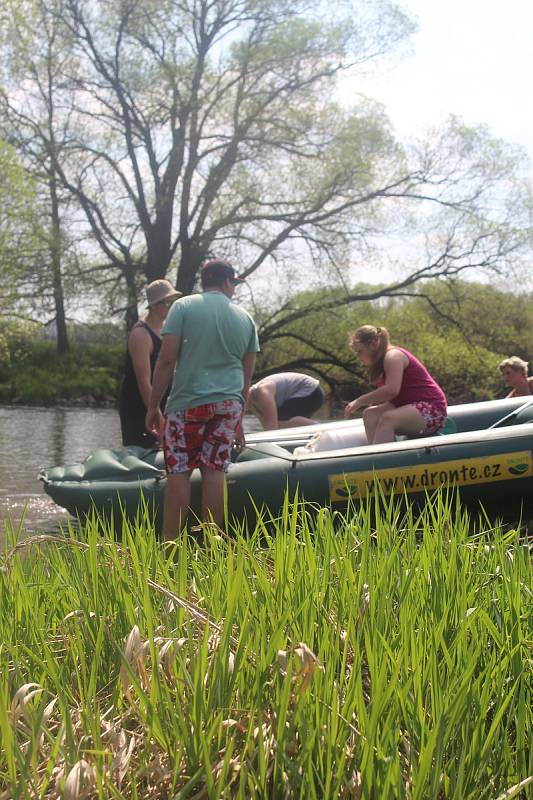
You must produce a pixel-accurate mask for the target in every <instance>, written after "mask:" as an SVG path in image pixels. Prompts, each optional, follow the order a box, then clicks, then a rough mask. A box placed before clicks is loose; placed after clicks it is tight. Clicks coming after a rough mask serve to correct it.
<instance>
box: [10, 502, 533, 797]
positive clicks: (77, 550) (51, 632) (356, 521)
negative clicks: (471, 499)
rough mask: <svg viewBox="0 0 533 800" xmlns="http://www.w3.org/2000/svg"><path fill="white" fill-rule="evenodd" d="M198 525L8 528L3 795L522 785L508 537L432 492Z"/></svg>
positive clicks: (356, 792) (311, 792)
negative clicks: (162, 534)
mask: <svg viewBox="0 0 533 800" xmlns="http://www.w3.org/2000/svg"><path fill="white" fill-rule="evenodd" d="M116 522H118V521H116ZM102 528H103V529H102ZM201 533H202V536H203V541H204V545H203V546H199V545H198V543H197V540H196V538H195V537H193V536H188V535H187V534H184V535H182V536H181V537H179V539H178V541H177V542H175V543H174V544H173V545H172V546H170V543H167V546H166V547H163V546H162V545H161V543H160V542H158V541H157V539H156V537H155V535H154V530H153V526H152V521H151V519H150V515H149V514H139V516H138V518H137V520H136V522H135V523H125V525H124V530H123V543H122V546H120V545H118V544H117V542H116V539H115V533H114V528H113V526H112V525H104V526H102V525H101V524H99V521H98V520H97V519H96V518H95V517H94V518H93V519H89V520H88V521H87V522H86V523H85V524H83V525H82V527H81V528H80V530H77V531H76V532H75V531H74V530H73V529H69V530H68V531H66V532H65V533H63V535H61V536H51V535H47V536H45V537H43V539H41V538H40V537H38V536H37V537H33V538H32V537H29V538H27V537H20V536H16V534H15V533H12V534H10V535H9V536H8V538H9V544H11V545H16V547H14V552H12V553H11V555H10V556H4V557H0V641H1V642H2V655H3V658H2V659H1V660H0V738H1V740H2V747H1V748H0V785H1V786H2V787H3V789H4V795H5V797H8V796H9V797H13V798H15V797H16V798H19V797H20V798H22V797H30V796H31V797H40V798H43V800H44V799H47V798H52V797H58V796H62V797H67V796H68V797H72V798H73V797H79V798H82V797H86V798H89V797H91V798H92V797H97V796H98V797H102V798H104V797H110V798H116V800H120V799H121V798H123V799H124V800H126V798H128V800H129V799H130V798H141V797H142V798H149V797H154V798H155V797H161V798H187V797H188V798H192V797H196V798H200V797H204V798H207V797H209V798H224V800H230V798H243V799H244V798H254V799H255V800H266V798H286V800H296V798H302V797H305V798H309V799H310V800H311V798H328V799H329V798H332V800H333V798H339V799H342V798H345V800H348V798H359V799H360V800H377V798H380V799H381V798H383V800H385V798H387V800H388V799H389V798H390V800H414V798H418V800H436V798H439V799H441V798H442V800H444V798H446V799H449V800H451V799H452V798H456V799H457V800H495V799H496V798H498V800H504V798H508V800H510V798H512V797H524V798H526V796H529V792H530V789H531V786H532V785H533V776H532V775H531V747H532V734H533V709H532V705H531V702H530V698H531V691H532V689H533V683H532V673H531V641H532V639H533V604H532V603H531V591H530V586H531V585H532V581H533V571H532V569H533V563H532V560H531V557H530V552H529V549H528V547H527V546H524V542H523V541H522V540H521V536H520V531H519V530H511V531H505V530H503V528H502V526H500V525H498V524H496V525H494V524H490V525H489V526H488V530H487V525H486V524H485V520H483V519H482V520H480V522H479V523H476V522H475V521H474V520H472V519H470V518H469V517H468V515H467V514H466V513H465V512H463V511H462V510H461V509H460V508H459V507H457V506H455V504H454V503H453V502H451V501H450V500H446V499H445V497H444V496H443V495H437V496H436V497H435V498H434V499H432V500H431V501H429V502H428V503H427V505H426V506H425V507H424V508H423V509H422V510H421V511H420V512H415V511H414V510H413V509H408V510H407V511H406V512H405V513H399V511H398V509H397V508H395V507H394V505H391V506H389V507H388V508H386V509H383V510H382V511H380V512H379V513H377V514H376V515H374V516H373V515H372V514H371V513H370V510H369V508H367V507H362V508H360V509H358V510H357V511H352V512H350V513H348V514H347V515H345V516H344V515H339V514H336V515H333V514H332V513H331V511H330V510H328V509H326V508H324V509H320V510H317V509H314V512H313V513H310V509H309V508H307V507H306V506H305V505H304V504H303V503H295V504H292V503H290V502H289V500H287V504H286V507H285V510H284V512H283V514H282V515H280V517H279V518H277V519H276V520H272V521H268V520H262V521H260V522H259V523H258V525H257V527H256V529H255V530H254V529H244V530H242V531H241V530H236V531H232V535H231V536H227V537H226V536H224V537H221V536H220V535H219V531H218V530H215V529H213V526H204V527H203V529H202V531H201ZM43 541H44V542H45V544H46V546H40V545H41V544H42V543H43ZM28 787H31V794H30V793H29V790H28Z"/></svg>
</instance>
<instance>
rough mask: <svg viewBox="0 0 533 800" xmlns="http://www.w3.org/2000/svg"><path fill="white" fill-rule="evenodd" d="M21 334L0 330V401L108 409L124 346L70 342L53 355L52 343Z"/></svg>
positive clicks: (119, 370) (117, 378)
mask: <svg viewBox="0 0 533 800" xmlns="http://www.w3.org/2000/svg"><path fill="white" fill-rule="evenodd" d="M28 333H29V332H28V331H27V330H20V329H19V330H18V331H15V330H12V329H9V330H6V329H4V331H2V332H0V403H4V404H11V403H13V404H21V405H44V406H47V405H50V406H53V405H61V404H72V405H88V406H91V405H92V406H106V405H114V404H115V403H116V398H117V394H118V388H119V385H120V380H121V376H122V369H123V361H124V344H123V343H122V342H121V341H111V342H110V343H108V344H90V343H75V344H73V345H72V347H71V350H70V352H69V353H68V354H66V355H65V356H61V357H60V356H58V354H57V352H56V348H55V343H54V342H52V341H45V340H42V339H37V338H35V337H34V336H30V335H28Z"/></svg>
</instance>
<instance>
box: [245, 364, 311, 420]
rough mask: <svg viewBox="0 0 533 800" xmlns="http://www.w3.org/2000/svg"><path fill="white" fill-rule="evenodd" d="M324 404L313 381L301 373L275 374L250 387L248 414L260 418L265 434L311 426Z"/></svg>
mask: <svg viewBox="0 0 533 800" xmlns="http://www.w3.org/2000/svg"><path fill="white" fill-rule="evenodd" d="M324 400H325V397H324V392H323V391H322V388H321V386H320V383H319V382H318V380H317V379H316V378H311V377H310V376H309V375H303V374H302V373H301V372H278V373H276V374H274V375H269V376H268V377H266V378H263V379H262V380H260V381H258V382H257V383H254V384H253V386H252V387H251V388H250V395H249V398H248V410H249V411H250V412H251V413H252V414H255V415H256V416H257V417H258V418H259V420H260V422H261V425H262V426H263V428H264V429H265V430H272V429H274V428H289V427H291V426H293V425H313V424H314V422H315V420H314V419H311V415H312V414H314V413H315V412H316V411H318V409H319V408H320V407H321V406H322V404H323V403H324Z"/></svg>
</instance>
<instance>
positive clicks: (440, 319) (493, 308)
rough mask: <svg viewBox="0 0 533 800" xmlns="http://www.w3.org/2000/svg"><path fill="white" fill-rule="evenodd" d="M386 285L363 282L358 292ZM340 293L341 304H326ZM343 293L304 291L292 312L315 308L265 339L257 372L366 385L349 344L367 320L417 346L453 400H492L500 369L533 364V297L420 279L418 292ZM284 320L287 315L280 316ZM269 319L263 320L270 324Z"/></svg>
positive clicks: (351, 389)
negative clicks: (299, 373)
mask: <svg viewBox="0 0 533 800" xmlns="http://www.w3.org/2000/svg"><path fill="white" fill-rule="evenodd" d="M379 291H380V287H378V286H373V287H369V286H368V285H364V284H361V285H358V286H356V287H354V289H353V293H354V294H357V295H358V296H360V297H362V298H363V297H365V296H368V295H369V294H371V293H379ZM336 297H338V298H339V306H338V308H333V309H327V310H321V306H322V305H325V304H328V303H331V301H334V300H335V298H336ZM342 297H343V294H342V291H341V290H338V289H331V290H326V291H320V292H310V291H307V292H302V293H301V294H300V295H298V297H297V298H295V300H294V302H293V303H292V304H291V307H290V309H287V311H286V312H285V313H286V314H287V315H290V314H294V313H295V312H297V311H298V309H300V308H308V307H309V306H312V307H313V308H314V309H316V310H313V311H312V312H311V313H308V314H305V315H303V316H302V317H301V318H300V319H297V320H295V321H293V322H292V323H290V325H288V326H286V327H285V326H280V328H279V329H277V330H275V331H274V332H271V333H270V334H269V335H267V337H266V342H265V345H264V348H263V351H262V353H261V355H260V358H259V359H258V372H259V373H260V374H265V373H267V372H271V371H277V370H283V369H295V370H303V371H304V372H314V373H315V374H316V375H317V376H319V377H321V378H322V379H323V380H324V382H326V383H329V385H330V386H331V387H332V388H334V389H335V390H336V391H337V392H338V393H339V394H340V395H341V396H342V397H344V398H350V399H351V398H353V397H355V396H356V395H357V394H361V393H362V392H365V391H367V390H368V382H367V378H366V371H365V369H364V368H363V367H362V366H361V365H360V364H359V363H358V362H357V360H356V358H355V357H354V354H353V353H352V352H351V350H350V348H349V344H348V343H349V334H350V332H352V331H354V330H355V329H356V328H357V327H358V326H360V325H363V324H366V323H369V324H372V325H376V326H378V325H379V326H383V327H386V328H387V329H388V330H389V333H390V335H391V339H392V341H393V343H394V344H398V345H400V346H403V347H405V348H407V349H408V350H411V351H412V352H413V353H414V354H415V355H416V356H417V357H418V358H420V359H421V360H422V361H423V362H424V363H425V364H426V366H427V367H428V369H429V370H430V372H431V373H432V375H434V377H435V378H436V379H437V381H438V382H439V383H440V384H441V385H442V387H443V388H444V390H445V391H446V394H447V396H448V400H449V402H450V403H462V402H470V401H476V400H484V399H493V398H495V397H498V396H502V395H503V394H504V393H505V389H504V386H503V384H502V381H501V377H500V373H499V371H498V364H499V362H500V361H501V360H502V359H503V358H505V357H506V356H509V355H519V356H520V357H522V358H524V359H525V360H526V361H533V307H532V303H531V297H530V296H529V295H525V294H524V295H521V296H520V295H516V294H515V293H511V292H504V291H502V290H498V289H496V288H494V287H492V286H488V285H485V284H476V283H467V282H463V281H461V282H458V281H455V282H453V283H451V284H443V283H441V282H438V281H432V282H428V283H422V284H420V286H419V287H418V289H417V291H416V293H413V295H412V296H404V297H402V296H399V297H396V298H395V297H391V298H383V297H381V298H379V299H376V300H374V301H368V300H361V301H359V302H354V303H353V304H351V305H342ZM277 319H278V320H280V321H283V315H282V314H280V315H279V316H278V317H277ZM268 325H269V321H265V326H266V328H268Z"/></svg>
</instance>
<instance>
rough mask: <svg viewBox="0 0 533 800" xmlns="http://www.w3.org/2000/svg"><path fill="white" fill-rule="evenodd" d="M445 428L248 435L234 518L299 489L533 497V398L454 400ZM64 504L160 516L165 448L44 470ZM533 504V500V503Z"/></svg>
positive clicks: (231, 486)
mask: <svg viewBox="0 0 533 800" xmlns="http://www.w3.org/2000/svg"><path fill="white" fill-rule="evenodd" d="M448 414H449V416H448V420H447V423H446V427H445V429H444V431H443V432H442V433H441V434H439V435H433V436H427V437H420V438H416V439H407V438H405V437H399V439H398V441H395V442H393V443H390V444H382V445H372V446H369V445H367V444H366V443H365V441H366V440H365V437H364V430H363V426H362V422H361V421H360V420H355V421H354V420H352V421H342V422H329V423H322V424H319V425H313V426H307V427H302V428H292V429H285V430H279V431H265V432H262V433H256V434H253V435H250V436H248V437H247V446H246V448H245V449H244V450H243V451H242V452H241V453H239V454H237V453H236V454H235V455H234V461H233V463H232V464H231V465H230V467H229V470H228V474H227V504H228V513H229V517H230V518H231V519H234V520H243V519H248V521H252V520H253V519H254V518H255V517H256V515H257V513H258V512H259V511H267V513H269V514H272V515H277V514H278V513H279V512H280V510H281V508H282V507H283V503H284V501H285V497H286V493H287V490H288V492H289V497H293V496H294V495H296V493H297V494H298V496H299V497H303V498H305V500H307V501H310V502H311V503H313V504H316V505H319V506H330V507H332V508H334V509H335V508H338V509H339V510H344V509H345V508H346V507H347V505H348V504H349V503H358V502H360V501H362V500H364V499H365V498H367V497H369V496H373V495H374V494H375V488H376V485H377V483H378V482H379V486H380V490H381V492H383V494H385V495H392V494H395V495H407V496H408V497H410V498H412V499H413V500H420V499H421V498H424V497H425V496H426V493H427V492H430V493H431V492H432V491H434V490H436V489H437V488H439V487H443V486H444V487H453V488H457V489H458V490H459V491H460V495H461V499H462V500H463V501H464V502H466V503H469V504H472V503H474V504H482V505H483V506H484V507H485V508H494V507H496V508H499V509H501V510H504V509H505V508H507V507H509V506H511V505H513V506H516V507H525V506H527V505H528V504H532V503H531V501H532V500H533V400H532V399H530V398H523V397H522V398H515V399H507V400H495V401H487V402H481V403H469V404H464V405H457V406H451V407H450V408H449V411H448ZM196 473H198V470H195V472H194V473H193V476H192V484H193V493H192V502H191V508H192V510H193V512H194V513H197V510H198V508H199V491H200V476H199V473H198V474H196ZM39 478H40V480H42V482H43V484H44V489H45V491H46V492H47V493H48V494H49V495H50V497H52V498H53V500H54V501H55V502H56V503H57V504H58V505H60V506H62V507H64V508H66V509H67V510H68V511H69V512H71V513H72V514H74V515H75V516H79V517H83V516H84V515H86V514H90V513H91V512H92V511H93V510H94V509H96V510H97V511H98V512H99V513H100V514H103V515H104V516H106V517H107V516H110V515H114V517H115V519H117V520H120V519H121V518H122V515H123V514H125V515H126V516H127V517H128V518H134V517H135V515H136V514H137V513H138V511H139V508H140V507H141V506H143V505H144V504H147V505H148V508H149V509H150V510H152V511H153V513H154V515H155V519H156V525H158V524H159V522H160V511H161V509H162V500H163V493H164V488H165V473H164V465H163V456H162V453H161V452H160V451H153V450H143V449H141V448H136V447H127V448H124V449H122V450H107V449H106V450H98V451H96V452H94V453H93V454H92V455H90V456H89V457H88V458H87V459H86V460H85V461H84V462H83V463H80V464H74V465H71V466H61V467H53V468H51V469H46V470H43V471H42V472H41V473H40V475H39ZM532 505H533V504H532Z"/></svg>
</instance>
